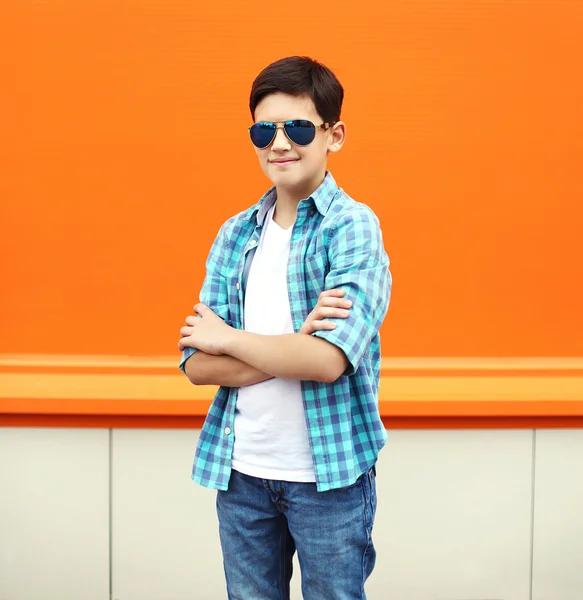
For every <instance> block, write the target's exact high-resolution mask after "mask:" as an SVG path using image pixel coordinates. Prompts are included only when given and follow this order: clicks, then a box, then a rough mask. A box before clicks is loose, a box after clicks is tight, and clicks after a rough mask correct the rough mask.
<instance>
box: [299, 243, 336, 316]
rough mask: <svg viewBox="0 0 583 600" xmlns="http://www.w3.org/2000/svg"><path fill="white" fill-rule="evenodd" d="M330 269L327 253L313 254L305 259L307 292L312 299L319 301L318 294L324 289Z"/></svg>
mask: <svg viewBox="0 0 583 600" xmlns="http://www.w3.org/2000/svg"><path fill="white" fill-rule="evenodd" d="M329 271H330V266H329V265H328V257H327V256H326V254H325V253H320V252H319V253H317V254H312V255H311V256H308V257H307V258H306V259H305V262H304V280H305V283H306V293H307V296H308V298H309V299H310V300H311V301H317V299H318V296H319V295H320V294H321V293H322V292H323V291H324V289H325V285H326V275H328V272H329ZM314 305H315V304H314ZM312 308H314V306H312V307H311V309H312ZM311 309H310V310H311Z"/></svg>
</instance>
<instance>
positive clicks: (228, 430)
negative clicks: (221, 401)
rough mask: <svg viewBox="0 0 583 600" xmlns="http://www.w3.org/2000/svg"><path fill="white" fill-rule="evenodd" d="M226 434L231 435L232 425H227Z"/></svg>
mask: <svg viewBox="0 0 583 600" xmlns="http://www.w3.org/2000/svg"><path fill="white" fill-rule="evenodd" d="M225 434H226V435H231V428H230V427H225Z"/></svg>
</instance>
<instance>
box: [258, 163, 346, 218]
mask: <svg viewBox="0 0 583 600" xmlns="http://www.w3.org/2000/svg"><path fill="white" fill-rule="evenodd" d="M337 191H338V186H337V185H336V181H335V180H334V177H332V173H330V171H326V177H324V181H322V183H321V184H320V185H319V186H318V187H317V188H316V190H315V191H314V192H313V193H312V194H311V195H310V196H309V197H308V198H306V200H312V201H313V202H314V204H315V205H316V208H317V209H318V212H320V213H321V214H322V215H325V214H326V213H327V212H328V209H329V208H330V204H331V203H332V200H334V197H335V196H336V192H337ZM276 200H277V191H276V189H275V186H274V187H272V188H271V189H269V190H268V191H267V192H265V194H263V196H262V197H261V200H259V202H258V203H257V204H255V205H254V206H252V207H251V208H250V209H249V210H248V212H247V216H246V219H247V220H248V221H250V220H251V219H252V218H253V217H254V216H255V215H257V224H258V225H263V222H264V221H265V217H266V216H267V213H268V212H269V209H270V208H271V207H272V206H273V205H274V204H275V201H276Z"/></svg>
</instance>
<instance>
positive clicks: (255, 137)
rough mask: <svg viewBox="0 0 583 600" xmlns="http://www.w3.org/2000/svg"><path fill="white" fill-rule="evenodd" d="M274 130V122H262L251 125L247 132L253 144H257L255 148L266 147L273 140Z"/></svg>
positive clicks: (275, 128)
mask: <svg viewBox="0 0 583 600" xmlns="http://www.w3.org/2000/svg"><path fill="white" fill-rule="evenodd" d="M276 131H277V127H276V126H275V123H267V122H262V123H255V125H252V126H251V129H250V130H249V134H250V135H251V141H252V142H253V145H254V146H257V148H266V147H267V146H269V144H271V142H272V141H273V138H274V137H275V132H276Z"/></svg>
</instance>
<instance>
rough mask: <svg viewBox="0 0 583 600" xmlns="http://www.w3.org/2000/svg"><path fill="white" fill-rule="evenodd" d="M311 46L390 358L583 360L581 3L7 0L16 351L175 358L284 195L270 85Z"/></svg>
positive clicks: (4, 51) (4, 100)
mask: <svg viewBox="0 0 583 600" xmlns="http://www.w3.org/2000/svg"><path fill="white" fill-rule="evenodd" d="M316 6H317V7H318V8H317V10H316V9H315V7H316ZM290 54H307V55H310V56H314V57H315V58H318V59H320V60H322V61H323V62H324V63H325V64H327V65H329V66H330V67H332V68H333V69H334V70H335V71H336V73H337V74H338V76H339V78H340V80H341V81H342V83H343V84H344V86H345V89H346V101H345V108H344V112H343V117H344V120H345V121H346V122H347V125H348V142H347V145H346V146H345V148H344V149H343V150H342V152H341V153H340V155H338V156H337V157H334V158H333V159H332V161H331V164H330V168H331V170H332V172H333V173H334V175H335V177H336V179H337V181H338V182H339V183H340V185H342V187H344V189H345V190H346V191H347V192H348V193H349V194H351V195H352V196H353V197H355V198H356V199H358V200H361V201H363V202H366V203H368V204H369V205H370V206H371V207H373V209H374V210H375V211H376V212H377V214H378V215H379V217H380V219H381V224H382V227H383V231H384V236H385V242H386V247H387V251H388V253H389V255H390V257H391V259H392V263H393V265H392V271H393V275H394V295H393V301H392V305H391V309H390V311H389V317H388V318H387V321H386V322H385V325H384V327H383V330H382V333H383V354H385V355H401V356H413V355H420V356H433V355H435V356H438V355H458V356H463V355H470V356H474V355H475V356H488V355H499V356H504V355H556V356H561V355H583V283H582V282H583V242H582V237H583V177H582V173H581V171H582V168H583V109H582V107H583V77H582V76H581V73H583V2H576V1H571V2H570V1H559V0H548V1H542V0H540V1H534V0H533V1H532V2H526V1H518V0H507V1H506V2H499V1H494V0H492V1H491V2H487V1H477V0H476V1H469V0H449V1H447V0H433V1H431V2H424V1H421V0H408V1H399V2H395V1H389V2H386V1H382V0H375V2H372V3H358V2H354V1H353V0H342V1H340V2H338V1H335V2H332V1H331V0H325V1H322V2H320V3H314V2H306V1H305V0H299V1H297V2H295V3H294V4H293V5H292V6H289V5H282V4H278V3H274V2H265V1H264V0H256V1H255V2H254V3H253V4H248V3H243V2H217V3H215V2H199V1H197V0H194V1H193V0H189V1H186V0H178V1H175V2H171V3H166V2H164V1H163V0H159V1H157V2H145V1H143V0H141V1H140V0H115V1H113V0H109V1H106V0H88V1H85V0H84V1H83V2H77V1H73V0H60V1H54V2H38V1H37V2H29V3H22V2H18V1H17V0H5V1H4V2H2V3H1V4H0V55H1V58H0V66H1V69H0V73H2V76H1V84H0V85H1V92H0V109H1V112H0V124H1V127H0V129H1V131H0V161H1V164H0V199H1V204H0V260H1V261H2V262H1V264H2V267H1V271H2V273H1V283H0V294H1V295H0V303H1V306H0V308H1V311H0V313H1V314H0V353H20V352H35V353H82V354H88V353H90V354H98V353H107V354H122V353H124V354H125V353H128V354H169V353H172V352H174V350H175V347H176V343H177V340H178V329H179V327H180V325H181V323H182V321H183V319H184V316H185V315H186V314H187V312H189V311H190V310H191V307H192V305H193V304H194V302H195V301H196V300H197V297H198V290H199V288H200V285H201V283H202V278H203V274H204V259H205V257H206V254H207V251H208V248H209V246H210V243H211V241H212V239H213V237H214V235H215V233H216V231H217V229H218V227H219V225H220V224H221V223H222V221H223V220H224V219H226V218H227V217H228V216H230V215H231V214H233V213H234V212H235V211H239V210H242V209H243V208H245V207H246V206H248V205H250V204H252V203H254V202H255V201H256V200H257V198H258V197H259V196H260V195H261V193H262V192H263V191H264V190H265V189H266V187H267V186H268V185H269V182H268V181H267V180H266V179H265V178H264V176H263V175H262V173H261V171H260V168H259V166H258V164H257V163H256V158H255V154H254V152H253V149H252V147H251V145H250V142H249V141H248V137H247V135H248V134H247V131H246V129H247V127H248V126H249V125H250V117H249V114H248V109H247V101H248V93H249V88H250V85H251V82H252V80H253V78H254V76H255V75H256V74H257V73H258V72H259V70H260V69H261V68H263V67H264V66H265V65H266V64H268V63H269V62H271V61H273V60H275V59H277V58H280V57H282V56H286V55H290Z"/></svg>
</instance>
